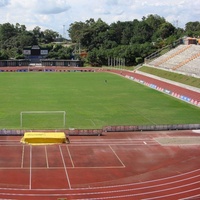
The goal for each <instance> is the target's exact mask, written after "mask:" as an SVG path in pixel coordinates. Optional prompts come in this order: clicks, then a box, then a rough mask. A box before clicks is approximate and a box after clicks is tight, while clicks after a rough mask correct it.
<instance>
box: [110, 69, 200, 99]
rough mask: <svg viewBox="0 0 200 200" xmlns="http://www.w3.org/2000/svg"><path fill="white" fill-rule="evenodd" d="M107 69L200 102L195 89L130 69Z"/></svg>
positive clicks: (199, 95) (198, 94) (199, 94)
mask: <svg viewBox="0 0 200 200" xmlns="http://www.w3.org/2000/svg"><path fill="white" fill-rule="evenodd" d="M107 71H109V72H113V73H116V74H120V75H122V76H126V75H128V76H131V77H134V78H135V79H138V80H142V81H144V82H147V83H149V84H154V85H156V86H158V87H160V88H164V89H166V90H169V91H172V92H174V93H177V94H180V95H183V96H186V97H189V98H191V99H194V100H196V101H198V102H199V103H200V93H199V92H195V91H192V90H189V89H186V88H183V87H180V86H176V85H173V84H170V83H167V82H164V81H161V80H158V79H154V78H151V77H148V76H144V75H142V74H138V73H134V72H131V71H124V70H123V71H122V70H114V69H112V70H107Z"/></svg>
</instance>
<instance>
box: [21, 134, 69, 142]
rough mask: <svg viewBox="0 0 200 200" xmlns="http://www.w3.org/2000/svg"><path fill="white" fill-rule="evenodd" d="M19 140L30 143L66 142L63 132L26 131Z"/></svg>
mask: <svg viewBox="0 0 200 200" xmlns="http://www.w3.org/2000/svg"><path fill="white" fill-rule="evenodd" d="M21 142H22V143H26V144H31V145H46V144H60V143H66V137H65V133H64V132H26V133H24V137H23V138H22V139H21Z"/></svg>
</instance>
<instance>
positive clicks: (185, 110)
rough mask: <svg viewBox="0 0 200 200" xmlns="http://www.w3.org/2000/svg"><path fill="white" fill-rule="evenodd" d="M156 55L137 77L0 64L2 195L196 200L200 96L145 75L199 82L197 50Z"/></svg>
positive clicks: (69, 64)
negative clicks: (161, 73)
mask: <svg viewBox="0 0 200 200" xmlns="http://www.w3.org/2000/svg"><path fill="white" fill-rule="evenodd" d="M34 49H35V48H34ZM26 50H27V49H26ZM42 51H44V50H43V49H42ZM34 52H35V51H34ZM157 55H159V53H158V54H156V56H155V55H153V56H151V57H148V58H147V59H146V62H145V63H144V65H143V66H141V68H138V69H135V70H134V71H129V70H126V69H123V68H122V67H121V66H115V67H113V66H107V67H103V68H92V67H80V66H81V63H79V62H78V61H66V60H65V61H64V60H63V61H52V62H50V61H48V60H42V61H41V65H38V63H37V64H36V65H30V63H28V65H27V60H22V61H20V63H19V62H17V63H14V62H15V61H4V62H3V61H0V66H1V67H0V83H1V84H0V87H1V94H2V95H1V100H0V103H1V109H0V129H1V130H0V135H1V136H0V138H1V139H0V156H1V159H0V177H1V179H0V198H2V199H30V200H31V199H59V200H61V199H62V200H68V199H162V200H163V199H198V198H200V160H199V150H200V135H199V134H200V124H199V121H200V109H199V108H200V89H199V88H198V87H193V86H188V85H186V84H181V83H178V82H174V81H171V80H167V79H165V78H162V77H158V76H155V75H154V74H149V73H147V72H144V71H143V70H142V69H143V68H148V69H160V70H162V71H164V72H170V73H172V72H173V73H177V74H182V75H189V76H191V77H196V78H197V79H198V81H199V77H200V69H199V63H200V46H199V45H193V44H187V45H179V46H178V47H176V48H174V49H171V50H170V51H168V52H167V53H165V54H163V55H162V56H157ZM33 59H34V61H35V60H37V57H35V55H34V57H33ZM10 63H12V66H10V65H11V64H10ZM61 63H62V64H61Z"/></svg>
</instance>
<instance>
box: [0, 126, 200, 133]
mask: <svg viewBox="0 0 200 200" xmlns="http://www.w3.org/2000/svg"><path fill="white" fill-rule="evenodd" d="M198 129H199V130H200V124H166V125H139V126H105V127H103V128H102V129H75V128H70V129H65V130H10V129H0V136H23V135H24V133H25V132H38V131H39V132H53V131H55V132H57V131H62V132H64V133H65V134H66V135H67V136H84V135H85V136H100V135H103V133H106V132H136V131H137V132H139V131H171V130H198Z"/></svg>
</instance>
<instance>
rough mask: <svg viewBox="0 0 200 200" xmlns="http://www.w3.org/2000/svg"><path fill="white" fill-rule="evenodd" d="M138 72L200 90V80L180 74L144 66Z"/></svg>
mask: <svg viewBox="0 0 200 200" xmlns="http://www.w3.org/2000/svg"><path fill="white" fill-rule="evenodd" d="M138 70H139V71H142V72H145V73H148V74H152V75H155V76H158V77H161V78H166V79H169V80H171V81H176V82H179V83H183V84H186V85H190V86H193V87H197V88H200V79H199V78H195V77H191V76H186V75H183V74H178V73H174V72H169V71H165V70H162V69H156V68H153V67H146V66H143V67H141V68H139V69H138Z"/></svg>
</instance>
